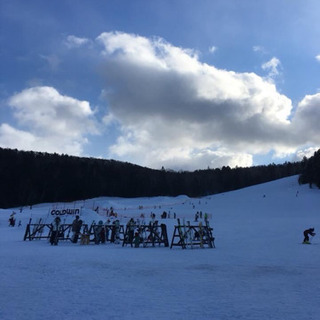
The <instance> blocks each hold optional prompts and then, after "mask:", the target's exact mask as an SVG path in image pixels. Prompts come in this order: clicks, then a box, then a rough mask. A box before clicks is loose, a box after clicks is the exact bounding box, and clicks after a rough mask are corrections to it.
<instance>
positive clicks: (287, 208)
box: [0, 176, 320, 320]
mask: <svg viewBox="0 0 320 320" xmlns="http://www.w3.org/2000/svg"><path fill="white" fill-rule="evenodd" d="M297 179H298V177H297V176H295V177H290V178H285V179H281V180H277V181H274V182H270V183H266V184H261V185H257V186H253V187H250V188H245V189H242V190H238V191H234V192H229V193H224V194H218V195H213V196H208V197H204V198H201V199H200V198H199V199H191V198H188V197H186V196H180V197H176V198H170V197H156V198H138V199H122V198H98V199H91V200H86V201H78V202H75V203H68V204H62V203H59V204H41V205H34V206H33V207H32V209H31V210H30V208H29V207H24V208H23V210H22V212H20V210H19V208H14V209H10V210H0V319H2V320H54V319H59V320H60V319H62V320H64V319H67V320H74V319H77V320H91V319H92V320H102V319H108V320H110V319H130V320H131V319H133V320H135V319H137V320H144V319H148V320H150V319H174V320H175V319H184V320H189V319H223V320H224V319H245V320H249V319H252V320H253V319H254V320H264V319H268V320H270V319H272V320H273V319H281V320H283V319H290V320H295V319H297V320H304V319H306V320H307V319H308V320H312V319H320V293H319V292H320V290H319V289H320V272H319V271H320V270H319V265H320V254H319V250H320V245H319V239H320V237H319V235H318V234H317V235H316V236H315V237H314V238H313V239H312V244H311V245H302V244H301V242H302V239H303V235H302V232H303V230H304V229H306V228H309V227H314V228H315V232H319V228H320V226H319V222H320V211H319V208H320V190H318V189H310V188H309V187H308V186H307V185H305V186H299V185H298V182H297ZM297 191H298V192H297ZM81 206H83V207H84V208H83V209H82V210H81V218H82V219H83V220H84V221H85V222H86V223H89V224H90V223H91V221H92V220H96V221H98V220H100V219H101V220H103V221H105V220H106V218H105V217H104V216H103V214H104V213H105V211H104V210H103V209H104V208H110V206H112V207H113V208H114V211H115V212H117V213H118V214H119V218H120V219H121V222H122V223H126V221H127V220H128V217H134V218H137V217H139V216H140V214H141V213H144V214H145V216H146V218H148V219H149V215H150V213H151V212H154V213H155V214H156V215H157V219H159V217H160V214H161V213H162V212H163V211H167V212H170V214H171V217H172V216H173V213H174V212H175V213H176V214H177V217H180V218H186V220H190V221H191V223H192V222H193V220H194V215H195V213H196V212H197V211H202V212H203V213H205V212H207V213H209V214H212V218H211V219H210V224H211V226H213V227H214V236H215V238H216V240H215V244H216V249H209V248H205V249H201V248H196V249H186V250H182V249H181V248H179V247H174V248H173V249H170V248H166V247H164V246H160V247H159V246H156V247H154V248H153V247H147V248H131V247H130V246H127V247H122V245H121V244H120V245H115V244H110V243H107V244H105V245H94V244H90V245H89V246H82V245H80V244H79V243H78V244H72V243H71V242H67V241H65V242H64V241H60V242H59V245H58V246H50V244H49V243H48V241H47V240H33V241H28V240H27V241H23V236H24V232H25V227H26V224H27V222H28V221H29V219H30V217H32V221H33V222H36V221H38V219H39V218H42V219H43V220H42V221H45V222H46V223H50V222H51V221H52V220H53V217H52V216H51V210H52V209H54V208H56V209H63V208H80V207H81ZM97 206H99V213H100V214H101V215H98V214H97V213H96V212H94V211H93V210H92V209H94V208H95V207H97ZM139 206H140V208H139ZM141 206H143V208H141ZM12 211H15V212H16V219H17V223H18V221H19V220H21V222H22V227H18V226H17V224H16V226H15V227H13V228H12V227H9V226H8V219H9V216H10V214H11V213H12ZM64 217H65V216H64ZM64 217H63V219H64ZM73 218H74V217H73V216H68V217H67V218H66V222H71V221H72V220H73ZM146 220H147V219H146ZM160 221H161V222H163V223H166V225H167V227H168V236H169V242H170V243H171V238H172V230H173V226H174V224H175V223H176V220H174V219H172V218H170V219H166V220H160Z"/></svg>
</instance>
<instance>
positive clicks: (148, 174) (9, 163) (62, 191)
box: [0, 148, 305, 208]
mask: <svg viewBox="0 0 320 320" xmlns="http://www.w3.org/2000/svg"><path fill="white" fill-rule="evenodd" d="M303 166H305V163H304V162H295V163H290V162H286V163H284V164H280V165H275V164H270V165H268V166H256V167H250V168H235V169H231V168H230V167H223V168H222V169H207V170H197V171H194V172H188V171H179V172H175V171H168V170H165V169H162V170H154V169H150V168H145V167H141V166H138V165H133V164H130V163H125V162H120V161H115V160H102V159H94V158H79V157H73V156H68V155H58V154H48V153H39V152H24V151H18V150H11V149H2V148H0V208H10V207H15V206H23V205H31V204H35V203H43V202H62V201H66V202H67V201H74V200H81V199H89V198H94V197H100V196H117V197H126V198H130V197H153V196H177V195H182V194H185V195H188V196H190V197H199V196H205V195H209V194H215V193H221V192H226V191H231V190H235V189H239V188H243V187H247V186H250V185H254V184H258V183H263V182H267V181H272V180H275V179H279V178H283V177H287V176H291V175H295V174H300V173H301V172H302V171H301V170H302V167H303Z"/></svg>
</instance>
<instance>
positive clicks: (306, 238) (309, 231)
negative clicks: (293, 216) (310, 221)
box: [302, 228, 316, 244]
mask: <svg viewBox="0 0 320 320" xmlns="http://www.w3.org/2000/svg"><path fill="white" fill-rule="evenodd" d="M303 235H304V239H303V242H302V243H304V244H310V241H309V240H310V239H309V235H310V236H312V237H314V236H315V235H316V234H315V233H314V228H310V229H307V230H304V231H303Z"/></svg>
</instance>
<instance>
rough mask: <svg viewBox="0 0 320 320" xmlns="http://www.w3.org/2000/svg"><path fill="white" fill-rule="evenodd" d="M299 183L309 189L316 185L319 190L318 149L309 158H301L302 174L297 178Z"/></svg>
mask: <svg viewBox="0 0 320 320" xmlns="http://www.w3.org/2000/svg"><path fill="white" fill-rule="evenodd" d="M299 183H300V184H306V183H308V184H309V186H310V188H311V187H312V185H316V186H317V187H318V188H320V149H319V150H318V151H316V152H315V153H314V155H313V156H312V157H311V158H309V159H307V158H303V161H302V173H301V175H300V176H299Z"/></svg>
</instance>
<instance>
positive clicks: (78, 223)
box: [71, 216, 82, 243]
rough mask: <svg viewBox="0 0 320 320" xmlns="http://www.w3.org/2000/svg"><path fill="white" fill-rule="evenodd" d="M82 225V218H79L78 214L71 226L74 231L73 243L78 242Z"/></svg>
mask: <svg viewBox="0 0 320 320" xmlns="http://www.w3.org/2000/svg"><path fill="white" fill-rule="evenodd" d="M81 226H82V220H80V219H79V216H76V218H75V219H74V220H73V222H72V227H71V230H72V232H73V235H72V242H73V243H77V242H78V238H79V233H80V230H81Z"/></svg>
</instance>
